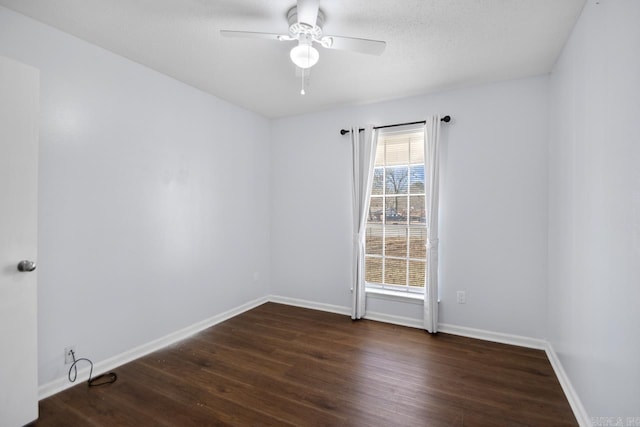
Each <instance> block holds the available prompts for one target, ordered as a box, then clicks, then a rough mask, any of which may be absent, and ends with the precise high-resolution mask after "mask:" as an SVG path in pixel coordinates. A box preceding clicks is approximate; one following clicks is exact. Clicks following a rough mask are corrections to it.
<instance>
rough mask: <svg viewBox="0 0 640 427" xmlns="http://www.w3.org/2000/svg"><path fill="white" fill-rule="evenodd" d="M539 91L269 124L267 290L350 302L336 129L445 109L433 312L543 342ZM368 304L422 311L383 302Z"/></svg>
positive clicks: (483, 90) (347, 190)
mask: <svg viewBox="0 0 640 427" xmlns="http://www.w3.org/2000/svg"><path fill="white" fill-rule="evenodd" d="M547 92H548V79H547V76H542V77H537V78H530V79H524V80H517V81H508V82H503V83H497V84H491V85H485V86H481V87H475V88H470V89H461V90H456V91H451V92H444V93H440V94H435V95H431V96H423V97H416V98H408V99H403V100H399V101H393V102H386V103H378V104H373V105H366V106H359V107H350V108H342V109H337V110H331V111H328V112H324V113H317V114H309V115H301V116H297V117H291V118H285V119H280V120H275V121H274V122H273V127H272V151H271V156H272V157H271V165H272V166H271V169H272V171H271V172H272V175H271V179H272V182H271V195H272V205H271V206H272V210H271V219H272V222H271V230H272V235H271V239H272V277H271V279H272V280H271V292H272V293H273V294H275V295H280V296H284V297H289V298H299V299H304V300H310V301H314V302H320V303H324V304H332V305H336V306H340V307H349V306H350V304H351V303H350V301H351V295H350V292H349V283H350V280H351V274H352V273H351V264H352V247H351V244H352V219H351V181H350V179H351V178H350V172H349V171H350V161H351V152H350V142H349V137H348V136H341V135H339V133H338V131H339V130H340V129H341V128H348V127H350V126H352V125H356V124H357V125H364V124H366V123H372V124H378V125H381V124H388V123H397V122H407V121H415V120H422V119H424V118H425V116H426V115H427V114H433V113H439V114H442V115H444V114H450V115H451V116H452V117H453V121H452V122H451V123H450V124H448V125H444V127H443V133H442V141H443V152H442V190H441V195H442V196H441V197H442V198H441V207H442V216H441V218H442V219H441V231H440V235H441V243H440V244H441V259H440V261H441V273H440V277H441V296H442V301H441V306H440V309H441V319H440V320H441V322H443V323H447V324H454V325H457V326H467V327H473V328H479V329H486V330H489V331H494V332H502V333H510V334H517V335H523V336H527V337H533V338H543V337H544V336H545V328H544V319H545V318H546V308H545V305H546V281H547V181H546V174H547V137H548V135H547V120H548V118H547V111H546V109H547V102H548V99H547ZM307 96H313V95H312V94H309V95H307ZM456 290H466V291H467V304H465V305H459V304H456V302H455V293H456ZM368 307H369V309H370V310H371V311H375V312H378V313H382V314H387V315H395V316H404V317H408V318H413V319H419V318H420V316H421V313H422V309H421V306H418V305H416V304H406V303H395V302H390V301H386V300H375V301H371V300H370V301H368Z"/></svg>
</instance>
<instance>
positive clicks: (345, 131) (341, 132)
mask: <svg viewBox="0 0 640 427" xmlns="http://www.w3.org/2000/svg"><path fill="white" fill-rule="evenodd" d="M349 132H351V131H348V130H346V129H340V135H346V134H348V133H349Z"/></svg>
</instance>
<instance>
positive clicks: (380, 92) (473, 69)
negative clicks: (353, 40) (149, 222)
mask: <svg viewBox="0 0 640 427" xmlns="http://www.w3.org/2000/svg"><path fill="white" fill-rule="evenodd" d="M584 3H585V0H403V1H397V0H395V1H394V0H349V1H345V0H320V7H321V8H322V10H323V11H324V13H325V15H326V20H325V25H324V33H325V34H330V35H341V36H347V37H359V38H371V39H376V40H385V41H386V42H387V48H386V50H385V52H384V53H383V54H382V56H368V55H363V54H358V53H351V52H344V51H337V50H327V49H322V48H320V49H319V50H320V61H319V62H318V64H317V65H316V66H314V67H313V68H312V69H311V74H310V76H309V78H308V81H307V88H306V93H307V94H306V95H305V96H301V95H300V93H299V91H300V77H299V75H298V76H296V68H295V66H294V65H293V64H292V63H291V61H290V60H289V56H288V53H289V50H290V49H291V47H292V46H293V45H294V44H293V43H294V42H274V41H268V40H255V39H232V38H223V37H221V36H220V33H219V30H221V29H228V30H246V31H264V32H273V33H286V31H287V20H286V13H287V10H288V9H289V8H290V7H291V6H293V5H294V4H295V0H269V1H265V0H127V1H124V0H0V4H2V5H4V6H6V7H8V8H10V9H12V10H15V11H17V12H20V13H23V14H25V15H27V16H30V17H33V18H35V19H37V20H39V21H41V22H43V23H46V24H49V25H51V26H53V27H56V28H59V29H61V30H63V31H65V32H67V33H70V34H73V35H75V36H77V37H79V38H82V39H85V40H87V41H89V42H91V43H94V44H96V45H98V46H101V47H103V48H105V49H108V50H110V51H112V52H115V53H117V54H119V55H122V56H124V57H126V58H129V59H131V60H133V61H135V62H138V63H140V64H143V65H146V66H148V67H150V68H153V69H155V70H157V71H160V72H162V73H164V74H167V75H169V76H172V77H174V78H176V79H178V80H181V81H183V82H185V83H187V84H190V85H192V86H195V87H197V88H199V89H202V90H204V91H206V92H209V93H211V94H213V95H216V96H218V97H220V98H223V99H226V100H228V101H230V102H232V103H234V104H236V105H239V106H242V107H245V108H247V109H249V110H253V111H255V112H257V113H260V114H262V115H264V116H266V117H272V118H273V117H283V116H289V115H295V114H300V113H305V112H311V111H319V110H323V109H327V108H332V107H336V106H340V105H347V104H362V103H367V102H373V101H379V100H385V99H393V98H399V97H405V96H411V95H418V94H424V93H428V92H433V91H436V90H442V89H448V88H454V87H459V86H466V85H470V84H478V83H484V82H491V81H497V80H504V79H513V78H520V77H526V76H531V75H536V74H542V73H546V72H549V71H550V70H551V67H552V66H553V64H554V62H555V60H556V58H557V56H558V54H559V53H560V51H561V49H562V46H563V45H564V43H565V41H566V39H567V37H568V35H569V33H570V31H571V29H572V28H573V25H574V23H575V21H576V19H577V17H578V15H579V13H580V11H581V9H582V7H583V5H584Z"/></svg>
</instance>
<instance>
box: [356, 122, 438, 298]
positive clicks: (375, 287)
mask: <svg viewBox="0 0 640 427" xmlns="http://www.w3.org/2000/svg"><path fill="white" fill-rule="evenodd" d="M412 133H421V134H422V138H421V139H422V141H421V143H420V146H421V147H424V141H425V138H426V129H425V127H424V125H419V126H416V125H412V126H402V127H398V128H394V129H385V130H381V131H379V133H378V135H377V138H378V141H377V144H376V146H377V147H378V144H379V143H380V142H381V140H384V139H385V138H390V137H392V136H394V135H403V134H407V135H409V134H412ZM385 145H386V142H385ZM411 145H412V144H411V142H410V143H409V153H407V163H402V164H391V165H389V164H387V159H386V155H387V154H386V151H385V159H384V161H383V164H382V166H380V165H374V170H373V172H372V173H373V174H374V180H375V176H376V170H380V169H382V171H383V174H382V188H383V191H382V194H374V191H373V187H374V182H373V181H374V180H372V192H371V195H370V196H369V206H368V211H369V212H370V211H371V202H372V200H374V199H381V200H382V210H381V216H382V218H383V220H382V222H381V223H370V222H369V218H368V219H367V225H366V234H365V248H366V247H367V246H366V241H367V240H366V239H367V237H366V236H367V235H368V233H369V231H370V230H371V229H375V228H377V229H379V230H381V233H382V234H381V238H382V243H381V246H382V247H381V253H380V254H379V255H378V254H371V253H367V251H366V249H365V255H364V256H365V278H366V261H367V259H368V258H369V259H381V260H383V261H382V263H381V264H382V267H381V268H382V272H381V275H382V276H381V277H382V282H383V283H377V282H369V281H366V279H365V290H366V292H369V293H373V294H376V295H377V294H380V295H381V296H385V295H386V296H400V297H404V298H406V297H410V298H412V299H416V298H418V299H422V298H424V293H425V286H424V284H423V285H422V286H415V285H413V286H412V285H410V284H409V283H410V282H411V276H410V274H409V271H410V270H409V267H410V263H411V261H414V262H415V261H417V262H422V263H424V278H425V279H426V274H427V271H426V270H427V252H426V239H427V236H428V229H427V223H426V205H427V192H428V189H429V186H428V177H429V176H428V174H427V162H426V153H424V152H423V155H422V161H421V162H413V163H412V153H411ZM385 148H386V147H385ZM378 150H379V148H376V156H377V154H378V152H379V151H378ZM422 151H424V148H422ZM374 162H375V160H374ZM376 163H377V162H376ZM416 166H422V168H423V179H422V182H423V187H424V188H423V190H422V192H417V193H413V192H412V191H411V190H410V188H411V185H412V183H411V173H412V168H413V167H416ZM394 168H406V170H407V183H406V184H404V186H405V187H406V192H404V193H403V192H400V193H398V192H394V193H390V194H388V193H387V186H388V182H387V172H388V170H389V169H394ZM398 188H402V187H401V186H400V187H398ZM398 188H396V191H397V190H398ZM411 196H415V197H424V204H423V211H424V221H423V222H418V223H412V221H411V218H412V215H411ZM394 197H395V198H398V197H404V198H406V199H407V200H406V206H405V208H406V209H405V210H406V216H407V218H406V220H405V221H406V222H405V223H403V224H390V223H387V216H388V214H387V209H388V205H387V200H388V199H391V198H394ZM396 203H397V202H396ZM394 208H395V214H394V215H397V214H398V211H399V209H397V206H395V207H394ZM419 218H422V216H420V217H419ZM387 229H388V230H387ZM394 229H395V230H401V231H404V237H405V239H406V251H405V256H396V255H387V254H386V248H385V246H386V236H387V232H388V231H391V230H394ZM412 230H414V231H415V230H420V233H421V235H422V240H424V242H425V248H424V254H425V255H424V257H423V258H416V257H412V256H411V255H412V254H411V250H410V248H411V238H412ZM394 259H397V260H402V261H404V262H405V263H406V273H405V285H397V284H390V283H384V281H385V266H386V260H394Z"/></svg>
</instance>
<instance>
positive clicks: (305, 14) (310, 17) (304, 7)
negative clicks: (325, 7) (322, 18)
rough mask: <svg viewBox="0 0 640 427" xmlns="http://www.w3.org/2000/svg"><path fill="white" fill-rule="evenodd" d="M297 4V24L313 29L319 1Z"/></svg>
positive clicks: (309, 0)
mask: <svg viewBox="0 0 640 427" xmlns="http://www.w3.org/2000/svg"><path fill="white" fill-rule="evenodd" d="M297 4H298V6H297V13H298V22H300V23H303V24H307V25H310V26H311V27H312V28H313V27H315V26H316V21H317V20H318V9H319V8H320V0H298V3H297Z"/></svg>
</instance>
